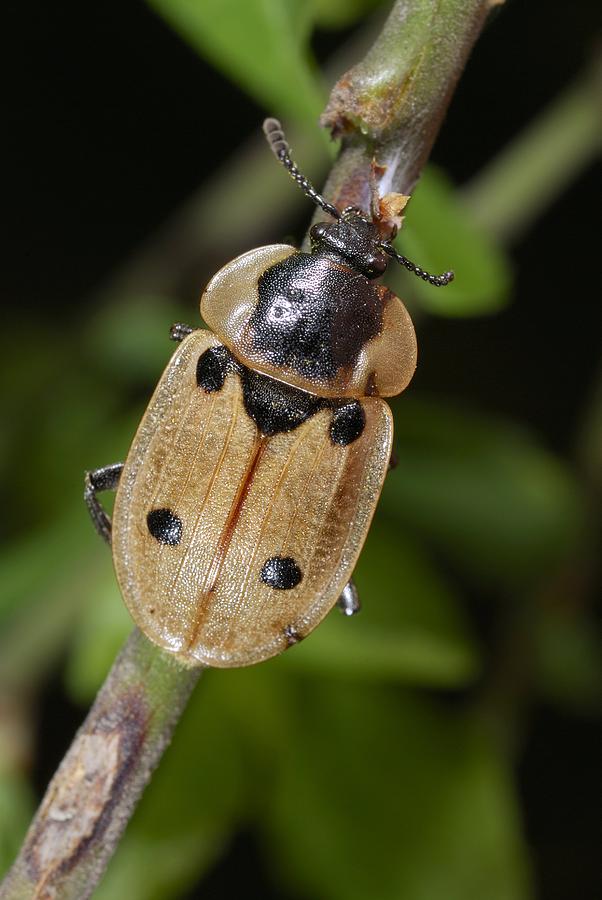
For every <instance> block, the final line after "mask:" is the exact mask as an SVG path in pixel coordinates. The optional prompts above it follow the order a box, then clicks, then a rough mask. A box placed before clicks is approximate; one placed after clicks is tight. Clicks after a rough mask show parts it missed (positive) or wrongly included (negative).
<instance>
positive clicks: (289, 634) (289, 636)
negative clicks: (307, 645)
mask: <svg viewBox="0 0 602 900" xmlns="http://www.w3.org/2000/svg"><path fill="white" fill-rule="evenodd" d="M283 632H284V636H285V638H286V645H287V647H292V646H293V645H294V644H298V643H299V641H302V640H303V635H302V634H299V632H298V631H297V629H296V628H293V626H292V625H286V626H285V627H284V629H283Z"/></svg>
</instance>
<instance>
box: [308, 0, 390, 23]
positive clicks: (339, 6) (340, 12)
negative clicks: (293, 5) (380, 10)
mask: <svg viewBox="0 0 602 900" xmlns="http://www.w3.org/2000/svg"><path fill="white" fill-rule="evenodd" d="M311 5H312V8H313V11H314V15H315V17H316V25H317V26H318V27H320V28H337V29H338V28H349V26H350V25H353V24H354V22H357V21H358V19H361V18H362V17H363V16H366V15H368V14H369V13H372V12H374V10H375V9H376V8H377V7H379V6H383V5H384V0H312V4H311Z"/></svg>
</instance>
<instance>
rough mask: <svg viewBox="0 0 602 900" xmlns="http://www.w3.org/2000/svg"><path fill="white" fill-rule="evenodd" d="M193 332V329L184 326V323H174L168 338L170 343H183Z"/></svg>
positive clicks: (189, 326)
mask: <svg viewBox="0 0 602 900" xmlns="http://www.w3.org/2000/svg"><path fill="white" fill-rule="evenodd" d="M193 331H194V328H193V327H192V326H191V325H186V323H185V322H175V323H174V324H173V325H172V326H171V328H170V329H169V338H170V340H172V341H178V342H179V341H183V340H184V338H185V337H188V335H189V334H192V332H193Z"/></svg>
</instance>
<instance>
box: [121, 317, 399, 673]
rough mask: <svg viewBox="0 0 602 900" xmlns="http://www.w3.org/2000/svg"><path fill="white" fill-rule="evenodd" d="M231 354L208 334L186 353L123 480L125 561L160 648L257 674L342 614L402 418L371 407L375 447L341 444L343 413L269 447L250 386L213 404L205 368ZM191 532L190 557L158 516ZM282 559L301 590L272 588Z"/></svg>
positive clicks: (142, 618) (132, 602)
mask: <svg viewBox="0 0 602 900" xmlns="http://www.w3.org/2000/svg"><path fill="white" fill-rule="evenodd" d="M218 344H219V342H218V340H217V339H216V338H215V337H214V336H213V335H212V334H211V333H209V332H208V331H195V332H193V333H192V334H191V335H189V336H188V337H187V338H186V339H185V340H184V341H183V342H182V344H181V346H180V347H179V348H178V350H177V351H176V353H175V354H174V356H173V358H172V360H171V361H170V363H169V365H168V366H167V369H166V370H165V372H164V374H163V376H162V378H161V380H160V382H159V384H158V386H157V389H156V391H155V394H154V396H153V398H152V400H151V402H150V404H149V406H148V409H147V411H146V413H145V415H144V418H143V419H142V422H141V424H140V427H139V429H138V432H137V434H136V437H135V439H134V442H133V444H132V447H131V449H130V452H129V455H128V458H127V461H126V463H125V467H124V470H123V473H122V476H121V480H120V484H119V489H118V492H117V498H116V502H115V510H114V515H113V557H114V563H115V569H116V572H117V578H118V580H119V584H120V586H121V590H122V592H123V596H124V598H125V602H126V604H127V606H128V609H129V611H130V613H131V615H132V617H133V619H134V620H135V622H136V623H137V625H138V626H139V627H140V628H141V630H142V631H143V632H144V633H145V634H146V635H147V636H148V637H149V638H150V639H151V640H152V641H154V642H155V643H156V644H158V645H159V646H161V647H163V648H165V649H166V650H169V651H171V652H173V653H175V654H176V655H177V656H178V657H179V658H180V660H181V661H183V662H184V663H186V664H189V665H199V664H207V665H211V666H223V667H226V666H243V665H248V664H251V663H256V662H259V661H260V660H263V659H266V658H268V657H270V656H273V655H275V654H277V653H279V652H280V651H282V650H283V649H285V648H286V647H287V646H290V645H291V644H292V643H295V642H296V641H297V640H300V639H301V638H303V637H305V636H306V635H307V634H308V633H309V632H310V631H311V630H312V629H313V628H315V626H316V625H317V624H318V623H319V622H320V621H321V620H322V619H323V618H324V616H325V615H326V614H327V613H328V611H329V610H330V609H331V608H332V606H333V605H334V603H335V602H336V600H337V598H338V596H339V594H340V593H341V591H342V589H343V587H344V585H345V584H346V582H347V581H348V580H349V578H350V577H351V574H352V571H353V567H354V565H355V562H356V560H357V557H358V555H359V552H360V550H361V547H362V544H363V542H364V540H365V536H366V533H367V531H368V528H369V525H370V521H371V519H372V516H373V513H374V508H375V506H376V502H377V500H378V497H379V494H380V491H381V487H382V483H383V480H384V478H385V474H386V472H387V466H388V462H389V456H390V452H391V441H392V430H393V426H392V418H391V413H390V411H389V408H388V406H387V405H386V403H384V401H382V400H379V399H377V398H368V399H366V400H364V401H362V406H363V409H364V412H365V417H366V424H365V428H364V430H363V433H362V434H361V435H360V437H359V438H357V439H356V440H355V441H353V442H352V443H351V444H349V445H347V446H344V447H343V446H339V445H337V444H334V443H333V442H332V440H331V439H330V435H329V425H330V420H331V416H332V411H331V410H329V409H322V410H320V411H319V412H317V413H316V414H315V415H313V416H312V417H311V418H310V419H308V420H307V421H306V422H304V423H303V424H302V425H300V426H299V427H298V428H296V429H295V430H293V431H291V432H288V433H279V434H276V435H274V436H273V437H269V438H268V437H264V436H262V435H261V434H260V433H259V432H258V430H257V427H256V425H255V423H254V422H253V420H252V419H251V418H250V417H249V416H248V415H247V413H246V411H245V408H244V405H243V394H242V389H241V383H240V378H239V376H238V375H237V374H235V373H230V374H228V375H227V377H226V380H225V383H224V386H223V388H221V389H220V390H218V391H215V392H214V393H207V392H205V391H204V390H203V389H202V388H199V387H197V384H196V365H197V361H198V359H199V356H200V355H201V354H202V353H203V352H204V351H205V350H207V349H208V348H209V347H214V346H217V345H218ZM157 508H169V509H171V510H173V511H174V512H175V513H176V514H177V516H178V517H179V518H180V520H181V522H182V536H181V540H180V543H178V544H177V545H176V546H171V545H165V544H160V543H159V542H158V541H157V540H156V539H155V538H154V537H153V536H152V535H151V534H150V533H149V530H148V527H147V515H148V513H149V511H150V510H152V509H157ZM276 554H281V555H285V556H290V557H293V558H294V559H295V561H296V562H297V563H298V565H299V567H300V569H301V571H302V575H303V577H302V580H301V582H300V583H299V584H298V585H297V586H296V587H295V588H293V589H290V590H277V589H275V588H273V587H270V586H268V585H266V584H264V583H263V582H262V581H261V578H260V572H261V569H262V566H263V564H264V562H265V561H266V559H268V558H270V557H273V556H274V555H276Z"/></svg>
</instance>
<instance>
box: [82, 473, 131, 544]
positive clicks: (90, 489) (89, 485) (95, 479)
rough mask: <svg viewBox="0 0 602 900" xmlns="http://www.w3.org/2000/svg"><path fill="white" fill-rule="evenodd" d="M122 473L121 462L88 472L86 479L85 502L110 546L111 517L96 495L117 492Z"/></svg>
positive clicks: (95, 525) (96, 525)
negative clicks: (102, 492) (103, 492)
mask: <svg viewBox="0 0 602 900" xmlns="http://www.w3.org/2000/svg"><path fill="white" fill-rule="evenodd" d="M122 472H123V463H122V462H119V463H113V464H112V465H110V466H102V468H100V469H94V471H93V472H86V475H85V478H84V500H85V501H86V506H87V507H88V512H89V513H90V518H91V519H92V523H93V525H94V527H95V528H96V530H97V532H98V533H99V535H100V536H101V538H103V540H105V541H106V542H107V544H109V545H110V543H111V517H110V516H109V514H108V513H107V512H106V511H105V510H104V509H103V507H102V505H101V503H100V502H99V500H98V498H97V496H96V495H97V494H98V493H99V492H100V491H114V490H116V489H117V485H118V484H119V479H120V477H121V473H122Z"/></svg>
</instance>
